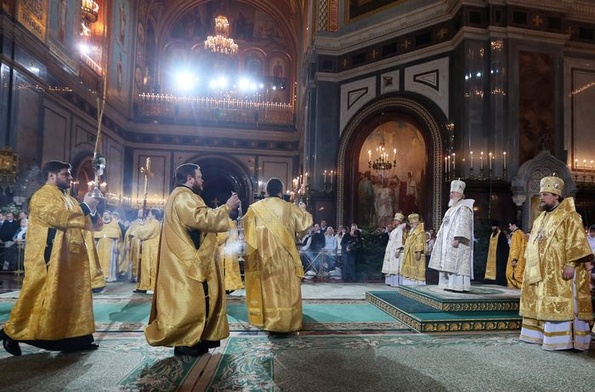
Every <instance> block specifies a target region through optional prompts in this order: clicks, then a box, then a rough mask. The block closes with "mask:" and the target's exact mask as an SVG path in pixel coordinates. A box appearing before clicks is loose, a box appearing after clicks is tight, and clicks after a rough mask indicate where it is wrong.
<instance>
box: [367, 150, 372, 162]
mask: <svg viewBox="0 0 595 392" xmlns="http://www.w3.org/2000/svg"><path fill="white" fill-rule="evenodd" d="M368 162H372V150H368Z"/></svg>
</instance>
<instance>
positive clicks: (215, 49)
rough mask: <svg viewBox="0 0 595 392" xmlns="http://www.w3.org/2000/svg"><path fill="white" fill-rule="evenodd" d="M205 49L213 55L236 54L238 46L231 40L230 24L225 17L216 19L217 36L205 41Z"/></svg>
mask: <svg viewBox="0 0 595 392" xmlns="http://www.w3.org/2000/svg"><path fill="white" fill-rule="evenodd" d="M205 49H208V50H209V51H211V52H212V53H220V54H236V53H237V51H238V45H237V44H236V43H235V42H233V38H229V22H228V21H227V18H226V17H225V16H223V15H219V16H217V17H216V18H215V35H209V36H208V37H207V39H206V40H205Z"/></svg>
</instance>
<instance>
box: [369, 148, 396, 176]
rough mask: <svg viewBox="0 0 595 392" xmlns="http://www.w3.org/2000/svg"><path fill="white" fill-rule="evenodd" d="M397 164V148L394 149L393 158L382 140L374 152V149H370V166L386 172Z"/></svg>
mask: <svg viewBox="0 0 595 392" xmlns="http://www.w3.org/2000/svg"><path fill="white" fill-rule="evenodd" d="M396 164H397V149H396V148H395V149H393V158H392V159H389V153H388V152H386V145H385V143H384V142H380V144H379V145H378V147H376V150H375V152H374V154H373V151H372V150H368V167H369V168H370V169H374V170H376V171H378V172H385V171H387V170H391V169H392V168H393V167H395V165H396Z"/></svg>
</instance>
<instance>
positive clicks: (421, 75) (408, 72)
mask: <svg viewBox="0 0 595 392" xmlns="http://www.w3.org/2000/svg"><path fill="white" fill-rule="evenodd" d="M448 65H449V64H448V58H447V57H445V58H442V59H438V60H434V61H428V62H427V63H423V64H419V65H414V66H411V67H407V68H405V86H404V88H405V90H406V91H411V92H414V93H418V94H421V95H423V96H425V97H428V98H429V99H431V100H432V101H433V102H434V103H436V105H438V107H440V109H442V111H443V112H444V115H445V116H446V117H448V116H449V114H448V110H449V102H448V91H449V86H448V81H449V80H448V70H449V66H448Z"/></svg>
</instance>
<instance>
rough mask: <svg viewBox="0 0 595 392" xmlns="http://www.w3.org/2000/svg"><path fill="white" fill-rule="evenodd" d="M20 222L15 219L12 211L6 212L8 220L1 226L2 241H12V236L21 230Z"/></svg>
mask: <svg viewBox="0 0 595 392" xmlns="http://www.w3.org/2000/svg"><path fill="white" fill-rule="evenodd" d="M19 229H20V224H19V222H18V221H16V220H15V219H14V214H13V213H12V212H7V213H6V220H5V221H4V223H3V224H2V226H1V227H0V241H3V242H6V241H12V237H13V236H14V235H15V234H16V233H17V231H19Z"/></svg>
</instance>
